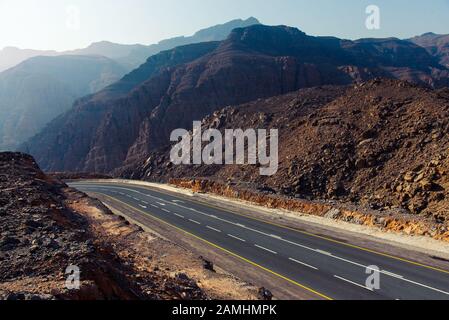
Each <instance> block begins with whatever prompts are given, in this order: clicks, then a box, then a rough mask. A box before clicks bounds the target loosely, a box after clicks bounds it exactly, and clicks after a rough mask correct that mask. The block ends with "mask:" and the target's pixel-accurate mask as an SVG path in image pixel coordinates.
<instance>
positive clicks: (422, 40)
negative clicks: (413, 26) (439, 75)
mask: <svg viewBox="0 0 449 320" xmlns="http://www.w3.org/2000/svg"><path fill="white" fill-rule="evenodd" d="M409 41H411V42H413V43H415V44H417V45H419V46H421V47H423V48H425V49H426V50H427V51H428V52H429V53H430V54H431V55H432V56H434V57H436V58H437V59H438V60H439V61H440V63H441V64H442V65H445V66H449V35H447V34H435V33H433V32H428V33H425V34H423V35H421V36H417V37H414V38H411V39H409Z"/></svg>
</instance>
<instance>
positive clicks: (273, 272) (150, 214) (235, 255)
mask: <svg viewBox="0 0 449 320" xmlns="http://www.w3.org/2000/svg"><path fill="white" fill-rule="evenodd" d="M100 194H101V195H103V196H105V197H106V198H109V199H110V200H112V201H116V202H119V203H121V204H122V205H125V206H127V207H129V208H131V209H133V210H137V211H139V212H140V213H142V214H144V215H145V216H150V217H151V218H153V219H154V220H157V221H159V222H161V223H163V224H166V225H168V226H170V227H172V228H174V229H177V230H178V231H181V232H183V233H185V234H187V235H189V236H191V237H194V238H195V239H197V240H200V241H202V242H204V243H206V244H208V245H210V246H212V247H214V248H217V249H219V250H221V251H224V252H226V253H228V254H230V255H232V256H234V257H236V258H239V259H240V260H243V261H245V262H247V263H249V264H251V265H253V266H255V267H257V268H259V269H262V270H264V271H266V272H269V273H271V274H273V275H275V276H277V277H279V278H281V279H283V280H286V281H288V282H290V283H292V284H294V285H296V286H298V287H300V288H302V289H304V290H307V291H309V292H311V293H313V294H316V295H317V296H319V297H321V298H323V299H326V300H333V299H332V298H330V297H328V296H326V295H324V294H322V293H320V292H318V291H316V290H313V289H311V288H309V287H307V286H305V285H303V284H300V283H299V282H297V281H295V280H292V279H290V278H287V277H285V276H283V275H281V274H279V273H277V272H275V271H273V270H271V269H268V268H266V267H264V266H261V265H259V264H257V263H255V262H253V261H251V260H249V259H247V258H245V257H242V256H240V255H238V254H236V253H234V252H232V251H229V250H227V249H225V248H223V247H221V246H219V245H217V244H215V243H213V242H210V241H208V240H206V239H203V238H201V237H199V236H197V235H195V234H193V233H191V232H189V231H186V230H184V229H182V228H180V227H177V226H175V225H173V224H171V223H169V222H167V221H164V220H162V219H159V218H158V217H155V216H154V214H153V213H151V212H150V211H149V212H144V211H142V210H140V209H139V208H135V207H133V206H131V205H129V204H127V203H125V202H123V201H120V200H118V199H115V198H113V197H111V196H108V195H106V194H103V193H100Z"/></svg>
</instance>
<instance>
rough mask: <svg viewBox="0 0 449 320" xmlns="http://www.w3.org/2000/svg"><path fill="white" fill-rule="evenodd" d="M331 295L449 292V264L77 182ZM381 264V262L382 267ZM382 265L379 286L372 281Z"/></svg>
mask: <svg viewBox="0 0 449 320" xmlns="http://www.w3.org/2000/svg"><path fill="white" fill-rule="evenodd" d="M69 185H70V186H71V187H74V188H76V189H78V190H80V191H83V192H86V193H88V194H89V193H96V194H103V195H105V196H107V197H110V198H113V199H115V200H116V201H119V202H121V203H123V204H126V205H127V206H129V207H132V208H134V209H135V210H136V211H138V212H139V213H141V214H143V215H148V216H151V217H152V218H154V219H156V220H157V221H160V222H164V223H166V224H169V225H170V226H172V227H173V228H175V229H176V230H178V231H179V234H180V236H183V237H185V236H187V237H188V236H193V237H196V238H198V239H201V240H203V241H205V242H206V243H207V244H209V245H211V246H214V247H216V248H220V249H221V250H223V251H224V252H226V253H228V254H232V255H234V256H236V257H239V258H240V259H241V261H242V267H244V266H245V264H251V265H253V266H257V267H260V268H262V269H263V270H265V271H266V272H269V273H270V274H274V275H276V276H278V277H279V278H280V280H281V281H287V282H289V283H293V284H295V285H297V286H299V287H301V288H303V289H304V290H307V291H309V292H311V293H313V294H314V295H315V296H316V298H317V299H329V300H379V299H380V300H449V271H447V270H449V265H448V268H446V270H443V269H438V268H434V267H431V266H427V265H422V264H419V263H416V262H413V261H408V260H404V259H401V258H396V257H393V256H389V255H384V254H382V253H378V252H374V251H370V250H364V249H363V248H359V247H357V246H352V245H350V244H345V243H341V242H338V241H334V240H332V239H327V238H325V237H321V236H317V235H314V234H311V233H307V232H303V231H300V230H294V229H290V228H287V227H283V226H280V225H275V224H272V223H270V222H266V221H263V220H259V219H254V218H251V217H248V216H245V215H239V214H238V213H235V212H231V211H228V210H225V209H220V208H217V207H214V206H209V205H207V204H202V203H199V202H197V201H195V200H193V199H192V200H189V199H188V197H186V196H176V195H174V194H172V193H168V192H166V191H164V190H160V189H154V188H148V187H145V186H139V185H132V184H122V183H109V182H82V181H80V182H74V183H70V184H69ZM377 268H378V269H377ZM375 270H379V271H380V272H379V273H377V275H378V276H379V279H380V281H379V288H372V287H371V286H369V287H367V286H366V281H367V278H368V277H369V276H370V275H372V274H373V272H374V273H375Z"/></svg>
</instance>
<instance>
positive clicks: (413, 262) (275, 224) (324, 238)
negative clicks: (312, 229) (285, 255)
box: [93, 183, 449, 274]
mask: <svg viewBox="0 0 449 320" xmlns="http://www.w3.org/2000/svg"><path fill="white" fill-rule="evenodd" d="M93 184H95V183H93ZM109 184H115V185H117V184H116V183H109ZM134 186H135V187H142V188H145V189H149V190H152V191H155V192H159V193H162V194H164V193H163V192H161V191H158V190H154V188H150V187H147V186H141V185H134ZM170 196H172V197H174V198H178V199H183V198H180V197H179V196H174V195H171V194H170ZM189 201H192V202H195V203H197V204H200V205H203V206H206V207H209V208H213V209H217V210H222V211H226V212H229V213H233V214H236V215H238V216H240V217H244V218H248V219H251V220H255V221H259V222H264V223H267V224H270V225H272V226H276V227H280V228H283V229H287V230H290V231H294V232H297V233H301V234H305V235H308V236H311V237H314V238H318V239H322V240H327V241H330V242H333V243H337V244H341V245H344V246H346V247H350V248H354V249H359V250H362V251H365V252H370V253H374V254H377V255H380V256H383V257H388V258H391V259H394V260H398V261H402V262H406V263H409V264H412V265H415V266H419V267H423V268H427V269H430V270H434V271H438V272H442V273H446V274H449V271H448V270H444V269H440V268H436V267H432V266H429V265H426V264H422V263H419V262H415V261H411V260H407V259H404V258H401V257H397V256H393V255H390V254H387V253H382V252H379V251H376V250H372V249H368V248H364V247H360V246H357V245H354V244H350V243H345V242H342V241H338V240H334V239H332V238H328V237H324V236H319V235H316V234H313V233H309V232H306V231H301V230H297V229H294V228H290V227H287V226H284V225H281V224H277V223H275V222H270V221H267V220H264V219H260V218H255V217H251V216H248V215H245V214H241V213H238V212H235V211H233V210H230V209H224V208H220V207H217V206H214V205H210V204H207V203H203V202H200V201H197V200H195V199H189Z"/></svg>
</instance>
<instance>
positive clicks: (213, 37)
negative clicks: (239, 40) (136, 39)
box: [0, 17, 259, 72]
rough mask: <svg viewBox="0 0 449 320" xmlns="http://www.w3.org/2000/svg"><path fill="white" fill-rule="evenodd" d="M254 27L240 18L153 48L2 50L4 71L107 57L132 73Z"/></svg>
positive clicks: (0, 68) (99, 46)
mask: <svg viewBox="0 0 449 320" xmlns="http://www.w3.org/2000/svg"><path fill="white" fill-rule="evenodd" d="M254 24H259V21H258V20H257V19H256V18H252V17H251V18H248V19H246V20H242V19H236V20H232V21H229V22H227V23H224V24H220V25H216V26H213V27H210V28H206V29H203V30H200V31H198V32H197V33H195V34H194V35H193V36H190V37H184V36H182V37H175V38H171V39H167V40H163V41H161V42H159V43H158V44H152V45H142V44H132V45H126V44H118V43H113V42H109V41H101V42H95V43H92V44H91V45H90V46H88V47H87V48H83V49H76V50H70V51H63V52H56V51H40V50H26V49H25V50H22V49H18V48H12V47H7V48H5V49H3V50H0V72H2V71H4V70H6V69H9V68H12V67H14V66H16V65H18V64H19V63H21V62H23V61H25V60H27V59H29V58H32V57H36V56H59V55H80V56H104V57H107V58H109V59H112V60H115V61H116V62H118V63H120V64H121V65H122V66H123V67H125V68H126V69H127V70H128V71H131V70H133V69H135V68H137V67H138V66H140V65H141V64H142V63H144V62H145V61H146V60H147V59H148V57H150V56H152V55H154V54H157V53H159V52H161V51H165V50H170V49H173V48H175V47H179V46H184V45H187V44H193V43H200V42H210V41H221V40H224V39H226V37H227V36H228V35H229V34H230V33H231V31H232V30H233V29H235V28H241V27H247V26H250V25H254Z"/></svg>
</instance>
